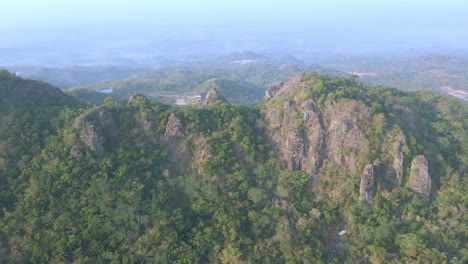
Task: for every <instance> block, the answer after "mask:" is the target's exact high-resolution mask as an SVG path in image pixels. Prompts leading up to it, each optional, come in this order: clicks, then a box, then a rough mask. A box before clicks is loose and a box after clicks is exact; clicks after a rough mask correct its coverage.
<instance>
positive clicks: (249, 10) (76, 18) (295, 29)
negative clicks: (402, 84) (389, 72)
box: [0, 0, 468, 63]
mask: <svg viewBox="0 0 468 264" xmlns="http://www.w3.org/2000/svg"><path fill="white" fill-rule="evenodd" d="M466 25H468V0H411V1H410V0H355V1H353V0H326V1H325V0H324V1H314V0H230V1H226V0H224V1H223V0H168V1H166V0H41V1H38V0H15V1H4V3H2V8H1V9H0V34H2V38H1V39H0V49H2V48H3V49H4V53H3V54H7V53H8V52H10V51H9V50H8V49H11V48H14V49H16V50H18V52H22V50H20V48H21V47H23V50H27V51H28V52H31V51H32V50H34V49H36V48H37V49H38V50H40V51H41V52H42V53H43V54H45V53H44V49H46V48H47V47H49V48H53V49H55V48H56V47H55V46H54V47H52V45H50V44H49V43H50V42H53V41H55V42H57V41H62V42H67V43H69V44H70V43H72V42H73V43H74V44H73V45H74V46H68V47H66V46H63V47H65V48H67V49H68V50H71V49H76V50H77V49H79V48H82V49H86V52H88V51H89V50H90V49H92V50H93V51H94V52H96V53H99V52H100V50H99V47H106V48H107V47H109V45H112V47H113V48H114V49H112V50H117V49H118V48H119V47H123V46H126V47H129V46H131V47H133V50H137V49H139V48H141V49H143V48H145V49H148V46H149V45H153V44H154V43H159V42H161V41H166V40H167V41H171V40H176V41H178V43H177V45H175V44H174V46H177V49H178V50H187V49H189V47H188V46H186V47H182V45H184V43H185V45H189V44H190V43H193V42H197V41H198V42H199V43H200V45H202V44H203V45H205V46H207V48H206V49H212V50H216V49H219V52H224V51H234V50H242V49H249V50H250V49H258V51H271V50H274V49H278V48H281V49H282V50H285V51H288V52H289V51H291V52H294V51H295V50H296V51H297V50H301V49H304V48H307V49H311V50H314V49H315V51H320V50H321V49H323V48H324V47H327V48H329V49H330V50H334V51H345V52H346V51H349V50H356V48H359V49H360V50H362V51H364V52H365V51H369V50H374V51H376V50H377V51H380V52H386V51H387V50H389V48H390V47H392V48H393V49H397V48H404V49H417V48H428V47H429V48H430V47H443V48H449V49H462V50H468V29H467V26H466ZM167 41H166V42H167ZM201 42H203V43H202V44H201ZM77 43H81V45H82V46H80V47H77V45H78V44H77ZM69 44H67V45H69ZM75 44H76V45H75ZM166 44H167V43H166ZM169 44H170V43H169ZM270 44H271V45H270ZM145 45H146V46H145ZM284 47H286V48H284ZM288 47H290V48H288ZM161 49H162V48H161ZM196 50H197V51H199V49H196ZM1 52H2V50H0V63H1V60H2V57H1V55H2V53H1ZM83 52H85V51H83ZM25 56H26V55H25ZM28 56H29V55H28ZM12 58H13V56H12Z"/></svg>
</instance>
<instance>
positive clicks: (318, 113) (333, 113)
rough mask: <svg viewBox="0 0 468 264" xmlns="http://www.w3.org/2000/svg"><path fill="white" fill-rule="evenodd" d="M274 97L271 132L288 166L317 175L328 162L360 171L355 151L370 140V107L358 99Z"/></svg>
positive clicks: (270, 108)
mask: <svg viewBox="0 0 468 264" xmlns="http://www.w3.org/2000/svg"><path fill="white" fill-rule="evenodd" d="M289 84H290V83H288V85H289ZM289 89H290V88H289V87H288V90H289ZM283 90H285V89H283V88H279V90H278V91H283ZM281 94H282V93H281ZM270 100H271V104H269V103H268V102H267V108H266V113H265V117H266V120H267V121H268V126H267V128H268V134H269V136H270V138H271V140H272V141H273V143H274V148H275V150H276V151H277V153H278V158H280V160H282V161H283V162H284V164H285V165H286V167H288V168H289V169H291V170H302V171H304V172H307V173H308V174H310V175H311V176H312V177H314V178H316V177H317V176H318V174H319V171H320V169H321V168H322V167H323V166H325V165H326V164H327V163H329V165H330V164H334V165H343V166H344V167H346V169H347V170H348V171H349V172H350V173H354V172H356V169H357V162H358V160H357V158H358V157H357V155H355V153H358V152H359V151H361V149H362V145H363V144H365V143H366V140H367V139H366V127H367V126H368V124H369V119H370V115H369V111H368V108H367V107H366V106H364V105H362V104H360V103H358V102H357V101H354V100H342V101H340V102H330V101H327V102H325V104H324V105H322V106H319V105H318V104H317V103H316V102H315V101H314V100H312V99H306V100H304V101H297V100H294V99H293V98H291V99H290V98H289V97H286V98H282V97H272V98H271V99H270ZM276 100H279V101H282V102H283V103H282V104H280V103H276V102H275V101H276Z"/></svg>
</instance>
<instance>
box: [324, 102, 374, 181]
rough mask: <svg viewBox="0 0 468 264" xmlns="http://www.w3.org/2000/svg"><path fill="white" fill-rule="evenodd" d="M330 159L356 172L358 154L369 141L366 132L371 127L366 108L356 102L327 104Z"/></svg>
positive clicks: (327, 140)
mask: <svg viewBox="0 0 468 264" xmlns="http://www.w3.org/2000/svg"><path fill="white" fill-rule="evenodd" d="M325 117H326V118H327V121H328V124H329V125H328V127H327V139H326V144H327V153H328V159H330V160H331V161H333V162H334V163H335V164H338V165H344V166H346V168H347V169H348V171H349V172H350V173H354V172H356V167H357V156H358V155H356V154H357V153H359V152H361V149H362V148H361V147H362V146H363V145H364V144H363V143H364V142H365V141H367V139H366V135H365V131H366V128H367V127H368V126H369V121H370V120H371V119H370V114H369V110H368V108H367V107H366V106H364V105H362V104H361V103H359V102H357V101H356V100H350V99H346V100H341V101H339V102H337V103H331V102H326V103H325Z"/></svg>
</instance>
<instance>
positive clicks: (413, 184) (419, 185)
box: [408, 155, 432, 199]
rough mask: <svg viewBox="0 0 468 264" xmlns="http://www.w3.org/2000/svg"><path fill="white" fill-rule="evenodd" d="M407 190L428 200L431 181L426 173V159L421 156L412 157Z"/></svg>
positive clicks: (427, 172)
mask: <svg viewBox="0 0 468 264" xmlns="http://www.w3.org/2000/svg"><path fill="white" fill-rule="evenodd" d="M408 184H409V188H410V190H411V191H412V192H414V193H416V194H417V195H418V196H419V197H421V198H425V199H428V198H429V197H430V195H431V187H432V181H431V177H430V175H429V171H428V163H427V159H426V158H425V157H424V156H423V155H419V156H416V157H414V159H413V162H412V163H411V172H410V175H409V182H408Z"/></svg>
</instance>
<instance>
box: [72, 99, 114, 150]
mask: <svg viewBox="0 0 468 264" xmlns="http://www.w3.org/2000/svg"><path fill="white" fill-rule="evenodd" d="M73 127H74V128H75V129H76V130H78V131H79V139H80V142H81V143H82V144H83V145H84V146H85V147H86V148H87V149H89V150H90V151H92V152H94V153H95V155H96V156H97V157H102V156H103V155H104V154H105V153H106V150H107V148H106V141H107V140H109V141H112V140H114V139H115V138H116V137H117V134H118V130H117V125H116V123H115V121H114V118H113V115H112V112H111V111H109V110H108V109H107V108H105V107H101V108H98V109H97V110H96V111H95V112H92V113H89V114H82V115H80V116H78V117H77V118H76V119H75V121H74V122H73Z"/></svg>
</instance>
